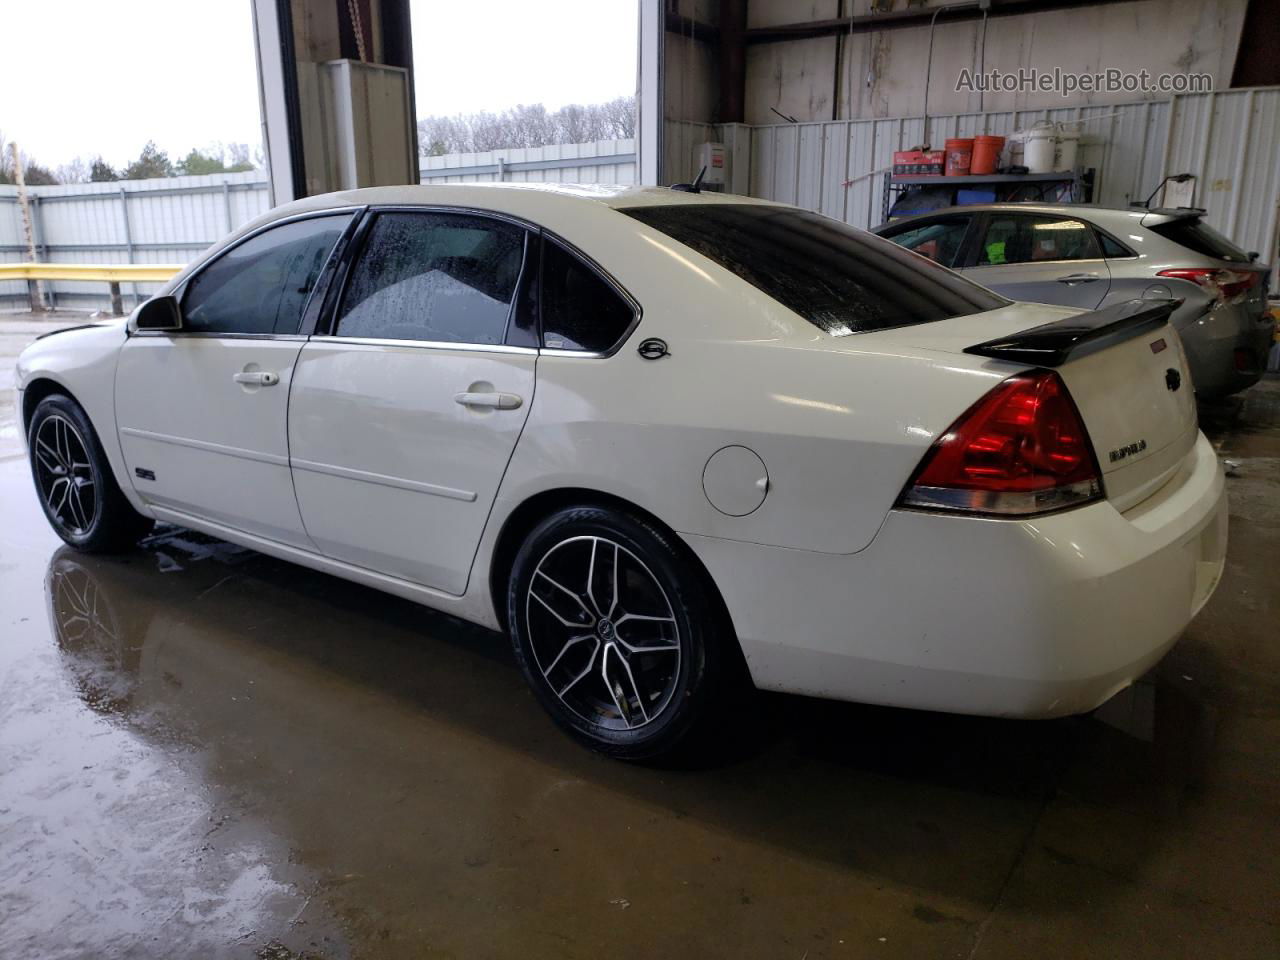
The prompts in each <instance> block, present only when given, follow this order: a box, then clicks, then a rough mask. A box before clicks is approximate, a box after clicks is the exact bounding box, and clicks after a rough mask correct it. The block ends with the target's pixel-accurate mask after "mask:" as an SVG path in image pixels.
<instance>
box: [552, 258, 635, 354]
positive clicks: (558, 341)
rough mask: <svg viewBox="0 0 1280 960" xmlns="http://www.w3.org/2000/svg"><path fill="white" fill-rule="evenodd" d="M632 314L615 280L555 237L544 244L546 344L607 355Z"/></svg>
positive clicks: (559, 348) (621, 336) (631, 320)
mask: <svg viewBox="0 0 1280 960" xmlns="http://www.w3.org/2000/svg"><path fill="white" fill-rule="evenodd" d="M635 317H636V312H635V308H634V307H632V305H631V304H630V303H629V302H628V301H627V299H626V298H625V297H624V296H623V295H622V294H621V293H619V292H618V290H617V289H616V288H615V287H614V286H613V284H611V283H610V282H609V281H608V280H606V279H605V278H604V277H602V276H601V275H600V274H599V273H597V272H596V271H595V270H593V269H592V268H591V267H589V266H588V265H587V264H586V263H584V262H583V261H582V260H581V259H580V258H579V257H577V256H576V255H575V254H573V253H571V252H569V251H568V250H566V249H565V248H564V247H562V246H561V245H560V244H558V243H556V242H555V241H554V240H551V239H549V238H548V239H547V240H546V241H545V242H544V243H543V245H542V345H543V346H544V347H548V348H550V349H553V350H584V351H587V352H589V353H608V352H609V351H610V350H612V349H613V348H614V347H615V346H616V345H617V343H618V341H619V340H621V339H622V338H623V337H624V336H626V334H627V331H628V330H630V329H631V324H632V322H633V321H634V320H635Z"/></svg>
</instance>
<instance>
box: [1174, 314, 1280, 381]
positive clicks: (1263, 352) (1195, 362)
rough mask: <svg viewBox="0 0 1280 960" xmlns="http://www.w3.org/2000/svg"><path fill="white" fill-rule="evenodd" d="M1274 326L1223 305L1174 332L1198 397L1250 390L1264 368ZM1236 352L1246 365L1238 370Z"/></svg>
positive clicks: (1272, 323) (1265, 318) (1266, 320)
mask: <svg viewBox="0 0 1280 960" xmlns="http://www.w3.org/2000/svg"><path fill="white" fill-rule="evenodd" d="M1274 332H1275V324H1274V322H1273V321H1272V320H1271V318H1270V317H1269V316H1267V317H1264V318H1262V319H1258V317H1257V316H1256V315H1255V314H1253V313H1251V312H1250V311H1249V310H1248V309H1247V308H1246V306H1245V305H1244V304H1226V305H1223V306H1221V307H1218V308H1217V309H1215V310H1212V311H1211V312H1210V313H1208V314H1207V315H1206V316H1204V317H1203V318H1201V319H1200V320H1197V321H1195V322H1193V323H1190V324H1188V325H1187V326H1186V327H1183V328H1180V329H1179V330H1178V335H1179V336H1180V337H1181V338H1182V345H1183V349H1184V350H1185V351H1186V354H1187V366H1188V367H1190V368H1191V380H1192V382H1193V383H1194V384H1195V388H1196V393H1198V394H1200V396H1202V397H1217V396H1225V395H1227V394H1231V393H1238V392H1239V391H1241V390H1246V389H1248V388H1249V387H1251V386H1253V385H1254V384H1255V383H1257V382H1258V380H1260V379H1261V378H1262V374H1263V372H1264V371H1265V370H1266V368H1267V352H1268V351H1269V350H1270V349H1271V342H1272V336H1273V334H1274ZM1237 351H1244V353H1245V354H1246V355H1247V357H1248V358H1249V362H1248V363H1247V364H1246V365H1245V367H1244V369H1241V367H1240V365H1238V364H1237V362H1236V354H1237Z"/></svg>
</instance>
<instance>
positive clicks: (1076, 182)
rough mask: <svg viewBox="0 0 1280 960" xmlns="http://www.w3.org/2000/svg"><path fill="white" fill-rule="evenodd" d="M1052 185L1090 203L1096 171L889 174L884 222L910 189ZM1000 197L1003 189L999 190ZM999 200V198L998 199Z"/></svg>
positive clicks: (886, 179)
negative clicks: (1065, 186) (1063, 186)
mask: <svg viewBox="0 0 1280 960" xmlns="http://www.w3.org/2000/svg"><path fill="white" fill-rule="evenodd" d="M1032 183H1038V184H1051V183H1069V184H1070V185H1071V203H1089V202H1090V201H1091V200H1092V199H1093V170H1092V168H1090V169H1088V170H1083V169H1077V170H1066V171H1063V172H1061V173H987V174H977V175H970V176H964V177H947V176H940V175H936V174H892V173H891V174H889V175H887V176H886V177H885V178H884V204H883V209H882V210H881V212H880V213H881V219H882V220H888V219H889V209H890V208H891V207H892V206H893V202H892V201H893V195H894V194H901V193H903V192H905V191H906V190H907V189H908V188H910V187H920V186H936V187H964V186H992V185H998V184H1032ZM996 192H997V194H999V190H997V191H996ZM997 199H999V197H998V196H997Z"/></svg>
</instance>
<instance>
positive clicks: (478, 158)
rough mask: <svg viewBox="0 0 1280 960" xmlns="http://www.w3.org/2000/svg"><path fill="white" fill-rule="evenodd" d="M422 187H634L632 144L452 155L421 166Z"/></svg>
mask: <svg viewBox="0 0 1280 960" xmlns="http://www.w3.org/2000/svg"><path fill="white" fill-rule="evenodd" d="M420 173H421V176H422V182H423V183H478V182H482V181H488V180H495V179H498V176H499V174H501V175H502V179H503V180H505V181H508V182H510V183H524V182H534V183H543V182H546V183H622V184H630V183H635V182H636V144H635V141H634V140H630V139H628V140H596V141H594V142H592V143H560V144H553V145H550V146H546V147H522V148H518V149H512V150H490V151H487V152H485V153H453V154H446V155H445V156H442V157H426V158H424V159H423V161H422V167H421V171H420Z"/></svg>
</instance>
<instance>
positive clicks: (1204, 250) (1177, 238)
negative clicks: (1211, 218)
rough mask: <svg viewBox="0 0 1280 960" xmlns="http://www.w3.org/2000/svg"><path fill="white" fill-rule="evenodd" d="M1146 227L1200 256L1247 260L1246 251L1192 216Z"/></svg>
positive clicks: (1238, 260)
mask: <svg viewBox="0 0 1280 960" xmlns="http://www.w3.org/2000/svg"><path fill="white" fill-rule="evenodd" d="M1147 229H1148V230H1150V231H1151V232H1153V233H1158V234H1159V235H1160V236H1162V237H1164V238H1165V239H1166V240H1172V241H1173V242H1174V243H1176V244H1180V245H1181V246H1184V247H1186V248H1187V249H1188V250H1193V251H1195V252H1196V253H1198V254H1201V255H1202V256H1206V257H1214V258H1216V259H1218V260H1230V261H1231V262H1232V263H1248V262H1249V255H1248V254H1247V253H1245V252H1244V251H1243V250H1241V249H1240V248H1239V247H1237V246H1236V245H1235V244H1234V243H1232V242H1231V241H1230V240H1228V239H1227V238H1226V237H1224V236H1223V235H1222V234H1220V233H1219V232H1218V231H1217V230H1215V229H1213V227H1211V226H1209V225H1208V224H1207V223H1204V222H1202V221H1200V220H1197V219H1195V218H1194V217H1189V218H1187V219H1185V220H1173V221H1170V222H1169V223H1157V224H1156V225H1155V226H1148V227H1147Z"/></svg>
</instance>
